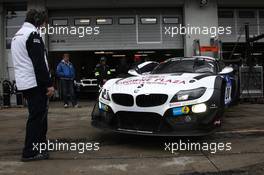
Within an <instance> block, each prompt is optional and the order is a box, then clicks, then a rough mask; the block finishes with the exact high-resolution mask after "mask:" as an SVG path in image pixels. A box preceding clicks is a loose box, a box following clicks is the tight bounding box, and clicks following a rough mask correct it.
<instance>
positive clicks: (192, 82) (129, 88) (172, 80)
mask: <svg viewBox="0 0 264 175" xmlns="http://www.w3.org/2000/svg"><path fill="white" fill-rule="evenodd" d="M205 77H210V75H206V74H199V73H180V74H179V73H178V74H151V75H142V76H135V77H129V78H124V79H119V80H117V81H115V82H114V83H113V84H111V85H110V86H109V88H108V89H109V90H110V93H128V94H147V93H163V94H170V93H173V94H174V93H175V92H178V91H180V90H187V89H195V88H199V87H207V88H208V87H209V86H210V85H211V84H213V83H214V78H213V79H212V78H209V80H206V81H205V80H204V78H205ZM211 77H212V76H211ZM208 81H211V82H208Z"/></svg>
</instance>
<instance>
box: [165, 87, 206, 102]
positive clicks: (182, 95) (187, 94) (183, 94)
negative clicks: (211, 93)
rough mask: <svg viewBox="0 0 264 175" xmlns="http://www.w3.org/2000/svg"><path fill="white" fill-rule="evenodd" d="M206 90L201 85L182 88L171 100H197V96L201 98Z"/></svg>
mask: <svg viewBox="0 0 264 175" xmlns="http://www.w3.org/2000/svg"><path fill="white" fill-rule="evenodd" d="M205 91H206V88H205V87H200V88H197V89H191V90H182V91H179V92H178V93H177V94H175V95H174V97H173V98H172V99H171V101H170V102H171V103H173V102H179V101H188V100H195V99H197V98H200V97H201V96H202V95H203V94H204V93H205Z"/></svg>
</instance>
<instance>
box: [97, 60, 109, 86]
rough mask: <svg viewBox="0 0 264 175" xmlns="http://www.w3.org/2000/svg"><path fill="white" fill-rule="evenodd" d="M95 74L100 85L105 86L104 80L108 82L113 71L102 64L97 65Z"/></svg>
mask: <svg viewBox="0 0 264 175" xmlns="http://www.w3.org/2000/svg"><path fill="white" fill-rule="evenodd" d="M94 72H95V73H94V74H95V77H96V78H97V80H98V82H99V84H100V85H103V80H104V79H106V80H108V79H110V78H111V71H110V68H109V67H108V66H107V65H105V66H103V65H101V64H97V65H96V67H95V71H94Z"/></svg>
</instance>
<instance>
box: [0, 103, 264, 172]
mask: <svg viewBox="0 0 264 175" xmlns="http://www.w3.org/2000/svg"><path fill="white" fill-rule="evenodd" d="M93 103H94V102H93V101H89V102H82V103H81V105H82V108H79V109H74V108H69V109H64V108H62V104H61V103H58V102H52V103H51V104H50V112H49V131H48V138H49V139H50V140H53V141H55V140H58V142H67V143H71V142H73V143H79V142H85V143H88V142H93V143H94V142H99V144H100V149H99V150H98V151H86V152H84V153H83V154H79V153H78V152H77V151H56V152H51V153H50V157H51V158H50V160H44V161H36V162H27V163H24V162H21V161H20V156H21V150H22V147H23V142H24V135H25V122H26V118H27V110H26V109H25V108H12V109H2V110H0V151H1V152H0V174H18V175H22V174H26V175H31V174H43V175H44V174H45V175H46V174H50V175H53V174H54V175H55V174H56V175H58V174H63V175H64V174H70V175H71V174H72V175H76V174H77V175H79V174H114V175H118V174H169V175H170V174H182V175H196V174H197V175H200V174H221V175H225V174H226V175H229V174H239V175H244V174H245V175H248V174H252V175H263V174H264V112H263V111H262V110H263V108H264V105H257V104H241V105H238V106H235V107H233V108H231V109H229V110H228V111H227V112H226V114H225V116H226V117H225V121H224V124H223V126H222V128H221V130H219V131H218V132H217V133H216V134H214V135H212V136H207V137H200V138H172V137H169V138H166V137H165V138H164V137H144V136H131V135H121V134H115V133H107V132H102V131H99V130H97V129H94V128H93V127H91V125H90V119H91V116H90V114H91V110H92V106H93ZM180 140H182V141H185V142H195V143H196V142H200V143H201V142H206V143H219V142H223V143H229V142H230V143H231V144H232V145H231V146H232V149H231V150H230V151H218V152H216V153H215V154H212V153H210V152H208V151H177V152H174V153H173V154H172V153H171V152H169V151H165V143H169V142H171V143H174V142H177V143H179V141H180ZM220 172H221V173H220Z"/></svg>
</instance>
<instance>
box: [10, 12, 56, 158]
mask: <svg viewBox="0 0 264 175" xmlns="http://www.w3.org/2000/svg"><path fill="white" fill-rule="evenodd" d="M46 21H47V15H46V13H45V12H44V11H38V10H35V9H31V10H29V11H28V12H27V14H26V19H25V22H24V24H23V25H22V27H21V28H20V29H19V30H18V32H17V33H16V34H15V36H14V37H13V39H12V43H11V54H12V61H13V63H14V67H15V79H16V86H17V89H18V90H19V91H21V92H22V93H23V95H24V97H25V98H26V100H27V104H28V111H29V116H28V120H27V126H26V137H25V146H24V149H23V154H22V161H33V160H43V159H48V158H49V154H48V152H47V150H46V151H44V152H40V151H39V150H38V149H35V148H34V147H35V145H40V144H46V143H47V140H46V134H47V115H48V98H49V97H51V96H53V94H54V88H53V84H52V79H51V77H50V73H49V67H48V62H47V53H46V49H45V45H44V42H43V40H42V38H41V36H40V34H39V31H38V29H37V28H39V27H41V26H44V25H45V23H46Z"/></svg>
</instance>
